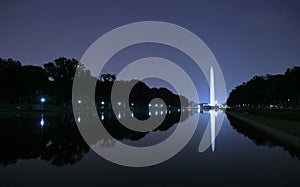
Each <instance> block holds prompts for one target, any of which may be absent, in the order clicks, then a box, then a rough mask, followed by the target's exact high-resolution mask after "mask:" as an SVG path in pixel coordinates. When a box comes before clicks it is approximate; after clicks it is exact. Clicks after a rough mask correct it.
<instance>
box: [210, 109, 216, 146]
mask: <svg viewBox="0 0 300 187" xmlns="http://www.w3.org/2000/svg"><path fill="white" fill-rule="evenodd" d="M215 127H216V111H214V110H211V111H210V137H211V150H212V152H214V151H215V146H216V145H215V140H216V134H215V132H216V130H215Z"/></svg>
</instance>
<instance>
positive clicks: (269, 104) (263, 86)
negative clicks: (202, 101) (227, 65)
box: [227, 66, 300, 109]
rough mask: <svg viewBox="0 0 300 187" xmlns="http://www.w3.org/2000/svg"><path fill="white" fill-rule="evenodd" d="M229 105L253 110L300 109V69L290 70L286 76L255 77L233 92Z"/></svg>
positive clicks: (286, 72)
mask: <svg viewBox="0 0 300 187" xmlns="http://www.w3.org/2000/svg"><path fill="white" fill-rule="evenodd" d="M227 105H228V106H230V107H237V108H253V109H256V108H298V107H300V67H297V66H295V67H293V68H288V69H287V70H286V71H285V73H284V74H277V75H269V74H267V75H264V76H254V77H253V78H252V79H251V80H249V81H247V82H244V83H243V84H241V85H239V86H237V87H235V88H234V89H233V90H232V91H231V93H230V95H229V97H228V99H227Z"/></svg>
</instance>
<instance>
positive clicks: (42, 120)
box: [40, 114, 45, 126]
mask: <svg viewBox="0 0 300 187" xmlns="http://www.w3.org/2000/svg"><path fill="white" fill-rule="evenodd" d="M40 124H41V126H44V124H45V121H44V114H42V116H41V121H40Z"/></svg>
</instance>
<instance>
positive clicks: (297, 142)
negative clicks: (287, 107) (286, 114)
mask: <svg viewBox="0 0 300 187" xmlns="http://www.w3.org/2000/svg"><path fill="white" fill-rule="evenodd" d="M226 114H227V115H230V116H232V117H234V118H236V119H237V120H239V121H241V122H244V123H245V124H247V125H249V126H251V127H253V128H255V129H257V130H259V131H261V132H262V133H264V134H266V135H268V136H271V137H273V138H275V139H277V140H278V141H280V142H283V143H285V144H288V145H291V146H293V147H294V148H296V149H299V150H300V134H299V131H300V123H299V122H297V121H290V120H282V119H273V118H266V117H261V116H253V115H249V114H245V113H240V112H234V111H226ZM279 127H280V128H279ZM293 130H295V131H293Z"/></svg>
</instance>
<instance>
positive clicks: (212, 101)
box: [209, 66, 216, 106]
mask: <svg viewBox="0 0 300 187" xmlns="http://www.w3.org/2000/svg"><path fill="white" fill-rule="evenodd" d="M209 87H210V106H215V104H216V102H215V78H214V68H213V67H212V66H211V67H210V85H209Z"/></svg>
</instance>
